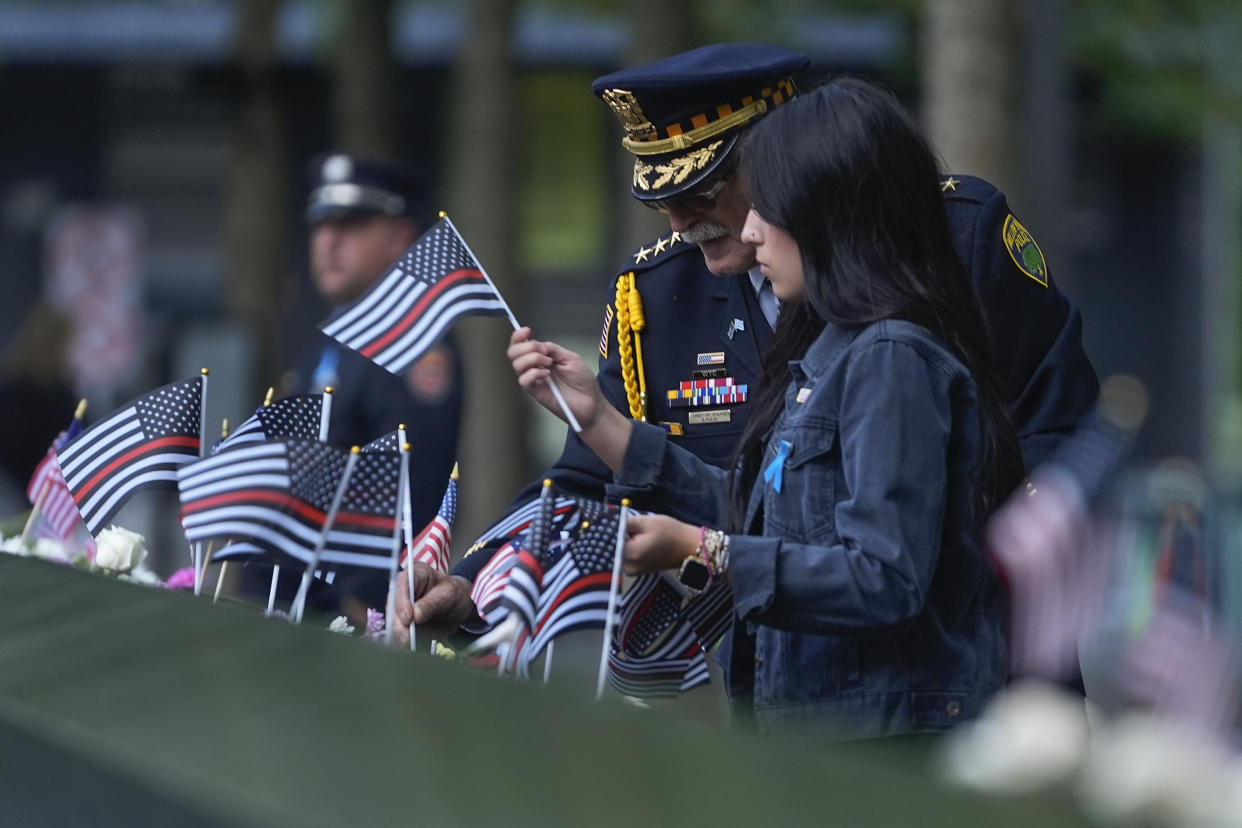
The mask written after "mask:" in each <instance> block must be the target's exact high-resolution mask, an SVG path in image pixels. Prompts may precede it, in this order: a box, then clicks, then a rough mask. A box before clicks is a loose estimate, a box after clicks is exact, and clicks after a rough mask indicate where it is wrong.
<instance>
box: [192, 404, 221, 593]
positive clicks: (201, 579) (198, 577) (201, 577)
mask: <svg viewBox="0 0 1242 828" xmlns="http://www.w3.org/2000/svg"><path fill="white" fill-rule="evenodd" d="M228 436H229V418H228V417H225V418H224V420H223V421H222V422H221V423H220V439H221V440H224V439H226V438H227V437H228ZM203 446H204V448H205V447H206V441H203ZM215 545H216V542H215V541H214V540H212V541H209V542H208V544H207V552H206V554H204V555H203V561H202V567H201V569H202V572H201V573H200V572H195V573H194V581H195V583H197V584H198V587H199V589H201V588H202V586H203V584H205V583H207V568H208V567H209V566H211V552H212V549H213V548H214V547H215ZM219 597H220V579H219V578H216V594H215V597H214V598H212V600H211V603H213V604H214V603H215V602H216V599H218V598H219Z"/></svg>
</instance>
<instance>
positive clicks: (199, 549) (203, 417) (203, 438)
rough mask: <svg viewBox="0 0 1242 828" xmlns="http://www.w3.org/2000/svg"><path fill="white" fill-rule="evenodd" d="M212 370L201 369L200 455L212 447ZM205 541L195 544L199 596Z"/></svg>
mask: <svg viewBox="0 0 1242 828" xmlns="http://www.w3.org/2000/svg"><path fill="white" fill-rule="evenodd" d="M210 373H211V372H210V371H208V370H207V369H206V368H201V369H199V376H200V377H201V378H202V381H201V383H200V385H199V392H200V393H199V398H198V399H199V408H198V456H199V457H206V456H207V452H208V451H209V449H210V445H209V444H208V442H207V376H208V374H210ZM202 561H203V542H202V541H198V542H197V543H195V544H194V561H193V564H194V595H195V597H197V596H198V595H199V593H201V592H202V591H203V567H202Z"/></svg>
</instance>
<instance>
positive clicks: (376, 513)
mask: <svg viewBox="0 0 1242 828" xmlns="http://www.w3.org/2000/svg"><path fill="white" fill-rule="evenodd" d="M348 456H349V453H348V452H347V451H345V450H343V449H338V448H334V447H333V446H329V445H327V444H324V443H318V442H313V441H310V440H273V441H268V442H263V443H254V444H251V445H248V446H241V447H239V448H235V449H231V450H229V451H224V452H221V453H220V454H217V455H215V456H214V457H210V458H207V459H205V460H200V461H198V462H196V463H191V464H188V465H186V466H185V467H183V468H182V469H181V470H180V480H179V488H180V490H181V523H182V526H184V527H185V532H186V537H187V538H188V539H189V540H190V541H191V542H197V541H200V540H208V539H211V538H228V539H236V540H239V541H242V542H245V543H251V544H254V545H256V546H259V547H262V548H265V549H267V550H270V551H273V552H278V553H283V554H285V555H289V556H290V557H293V558H296V559H297V560H299V561H301V562H303V563H309V562H310V561H311V560H312V558H313V551H314V548H315V546H316V543H317V542H318V539H319V536H320V535H321V534H322V533H323V529H324V526H325V524H326V523H327V518H328V514H327V513H328V511H329V509H330V507H331V504H332V500H333V497H334V495H335V493H336V490H337V488H338V487H339V486H340V482H341V478H342V477H343V475H344V472H345V466H346V463H347V460H348ZM400 475H401V458H400V455H396V454H382V453H372V454H360V455H359V457H358V460H357V461H356V463H355V466H354V470H353V472H352V473H351V475H350V478H349V481H348V485H347V487H346V490H345V494H344V497H343V498H342V500H341V504H340V508H339V509H338V511H337V513H336V516H335V519H334V521H333V523H332V527H331V529H330V531H329V532H328V535H327V538H326V540H325V545H324V548H323V552H322V554H321V556H320V563H321V564H322V565H323V566H325V567H328V566H341V565H345V566H365V567H371V568H373V569H387V568H388V567H389V566H390V565H391V560H392V551H393V538H394V535H395V532H396V527H397V518H396V513H397V503H398V499H397V495H398V489H399V488H400V486H399V484H400Z"/></svg>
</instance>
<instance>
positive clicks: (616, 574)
mask: <svg viewBox="0 0 1242 828" xmlns="http://www.w3.org/2000/svg"><path fill="white" fill-rule="evenodd" d="M629 510H630V500H629V498H626V499H625V500H622V501H621V520H620V521H618V523H617V548H616V551H615V552H614V553H613V556H612V581H611V582H610V583H609V585H608V616H607V617H606V618H605V619H604V646H603V647H601V648H600V653H599V678H598V679H597V680H596V682H595V699H596V701H598V700H600V699H602V698H603V697H604V680H605V678H607V676H608V650H609V648H610V647H611V646H612V628H613V624H614V623H615V619H616V615H617V597H618V595H619V594H620V592H621V560H622V553H623V552H624V551H625V517H626V514H627V513H628V512H629Z"/></svg>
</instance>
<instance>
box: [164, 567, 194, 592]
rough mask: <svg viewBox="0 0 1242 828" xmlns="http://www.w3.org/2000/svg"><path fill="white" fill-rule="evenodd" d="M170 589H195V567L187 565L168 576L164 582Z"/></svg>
mask: <svg viewBox="0 0 1242 828" xmlns="http://www.w3.org/2000/svg"><path fill="white" fill-rule="evenodd" d="M164 586H165V587H167V588H168V589H194V567H192V566H185V567H182V568H181V569H178V570H177V571H176V572H174V573H173V574H171V575H169V576H168V580H167V581H165V582H164Z"/></svg>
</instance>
